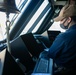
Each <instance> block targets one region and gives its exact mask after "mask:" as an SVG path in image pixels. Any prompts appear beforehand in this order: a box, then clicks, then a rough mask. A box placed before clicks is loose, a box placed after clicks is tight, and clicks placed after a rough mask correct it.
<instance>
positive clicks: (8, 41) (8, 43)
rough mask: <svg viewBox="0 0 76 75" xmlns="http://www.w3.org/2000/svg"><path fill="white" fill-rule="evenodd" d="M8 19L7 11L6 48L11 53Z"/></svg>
mask: <svg viewBox="0 0 76 75" xmlns="http://www.w3.org/2000/svg"><path fill="white" fill-rule="evenodd" d="M9 25H10V21H9V13H6V34H7V50H8V51H9V53H11V48H10V35H9V30H10V26H9Z"/></svg>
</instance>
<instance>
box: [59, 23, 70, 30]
mask: <svg viewBox="0 0 76 75" xmlns="http://www.w3.org/2000/svg"><path fill="white" fill-rule="evenodd" d="M68 26H69V25H67V26H64V24H60V27H61V28H62V29H68Z"/></svg>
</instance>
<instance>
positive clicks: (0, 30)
mask: <svg viewBox="0 0 76 75" xmlns="http://www.w3.org/2000/svg"><path fill="white" fill-rule="evenodd" d="M25 1H27V0H15V4H16V7H17V9H19V10H20V14H21V10H22V8H23V7H24V2H25ZM28 1H30V0H28ZM18 15H19V14H17V15H16V13H10V14H9V21H10V22H11V20H12V18H14V17H15V16H16V17H15V19H16V18H17V17H18ZM15 19H14V20H15ZM17 19H18V18H17ZM12 27H13V26H10V29H11V28H12ZM5 37H6V12H2V11H0V41H1V40H3V39H5Z"/></svg>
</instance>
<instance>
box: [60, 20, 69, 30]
mask: <svg viewBox="0 0 76 75" xmlns="http://www.w3.org/2000/svg"><path fill="white" fill-rule="evenodd" d="M66 20H67V19H66ZM66 20H65V21H64V22H63V23H62V24H60V27H61V28H62V29H68V27H69V24H70V23H68V24H67V26H64V23H65V22H66Z"/></svg>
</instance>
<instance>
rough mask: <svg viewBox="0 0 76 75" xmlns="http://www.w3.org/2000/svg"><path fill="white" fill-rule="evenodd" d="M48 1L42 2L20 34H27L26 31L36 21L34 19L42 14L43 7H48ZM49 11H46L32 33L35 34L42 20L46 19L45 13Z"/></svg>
mask: <svg viewBox="0 0 76 75" xmlns="http://www.w3.org/2000/svg"><path fill="white" fill-rule="evenodd" d="M48 3H49V1H48V0H44V2H43V3H42V4H41V6H40V7H39V9H38V10H37V11H36V13H35V14H34V15H33V17H32V18H31V20H30V21H29V22H28V24H27V25H26V26H25V28H24V30H23V31H22V33H21V35H22V34H25V33H27V31H28V30H29V29H30V28H31V27H32V25H33V24H34V22H35V21H36V19H37V18H38V17H39V15H40V14H41V13H42V12H43V10H44V9H45V7H46V6H47V5H48ZM49 10H50V9H48V11H46V14H45V15H44V17H43V18H42V19H41V20H40V22H39V23H38V24H37V25H36V27H35V28H34V29H33V31H32V32H35V31H36V30H37V29H38V28H39V26H40V24H41V23H42V21H43V20H44V18H45V17H46V15H47V13H48V12H49Z"/></svg>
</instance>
